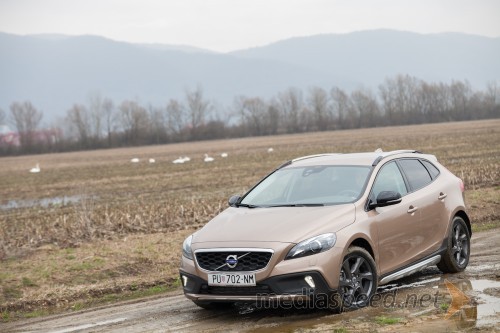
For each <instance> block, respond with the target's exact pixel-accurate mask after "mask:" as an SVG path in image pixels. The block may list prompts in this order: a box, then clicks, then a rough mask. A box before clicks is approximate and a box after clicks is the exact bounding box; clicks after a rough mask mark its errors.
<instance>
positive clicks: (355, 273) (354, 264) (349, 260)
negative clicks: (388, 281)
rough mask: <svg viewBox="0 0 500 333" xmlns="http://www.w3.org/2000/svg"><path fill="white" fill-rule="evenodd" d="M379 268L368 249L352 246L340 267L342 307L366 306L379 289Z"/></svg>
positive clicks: (356, 307)
mask: <svg viewBox="0 0 500 333" xmlns="http://www.w3.org/2000/svg"><path fill="white" fill-rule="evenodd" d="M377 281H378V276H377V269H376V265H375V261H374V260H373V258H372V256H371V255H370V253H369V252H368V251H366V250H365V249H363V248H361V247H357V246H351V247H350V248H349V249H348V250H347V254H346V255H345V257H344V260H343V262H342V267H341V269H340V280H339V294H340V300H341V303H342V304H341V309H358V308H361V307H364V306H366V305H367V304H368V303H369V301H370V299H371V297H372V296H373V295H374V294H375V292H376V291H377Z"/></svg>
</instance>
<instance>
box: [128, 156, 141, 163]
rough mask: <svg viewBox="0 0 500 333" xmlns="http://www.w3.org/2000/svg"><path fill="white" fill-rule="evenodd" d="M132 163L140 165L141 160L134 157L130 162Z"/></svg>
mask: <svg viewBox="0 0 500 333" xmlns="http://www.w3.org/2000/svg"><path fill="white" fill-rule="evenodd" d="M130 162H131V163H139V159H138V158H137V157H134V158H133V159H131V160H130Z"/></svg>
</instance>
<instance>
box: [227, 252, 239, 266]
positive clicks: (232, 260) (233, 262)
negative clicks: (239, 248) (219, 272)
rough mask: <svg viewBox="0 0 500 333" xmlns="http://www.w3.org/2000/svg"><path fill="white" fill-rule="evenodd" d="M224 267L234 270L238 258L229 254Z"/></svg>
mask: <svg viewBox="0 0 500 333" xmlns="http://www.w3.org/2000/svg"><path fill="white" fill-rule="evenodd" d="M226 265H227V267H229V268H235V267H236V265H238V256H237V255H236V254H230V255H228V256H227V258H226Z"/></svg>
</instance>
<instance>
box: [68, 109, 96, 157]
mask: <svg viewBox="0 0 500 333" xmlns="http://www.w3.org/2000/svg"><path fill="white" fill-rule="evenodd" d="M66 120H67V123H68V128H69V130H70V133H71V134H70V136H74V137H75V138H76V139H77V140H78V142H79V143H80V145H81V146H82V147H84V148H90V136H91V129H90V128H91V125H90V116H89V112H88V110H87V108H86V107H85V106H84V105H81V104H75V105H73V107H72V108H71V109H69V110H68V111H67V113H66Z"/></svg>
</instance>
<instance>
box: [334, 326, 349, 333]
mask: <svg viewBox="0 0 500 333" xmlns="http://www.w3.org/2000/svg"><path fill="white" fill-rule="evenodd" d="M348 332H349V331H348V330H347V328H344V327H340V328H335V329H334V330H333V333H348Z"/></svg>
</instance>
